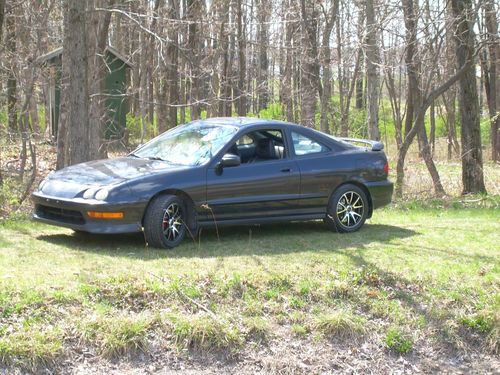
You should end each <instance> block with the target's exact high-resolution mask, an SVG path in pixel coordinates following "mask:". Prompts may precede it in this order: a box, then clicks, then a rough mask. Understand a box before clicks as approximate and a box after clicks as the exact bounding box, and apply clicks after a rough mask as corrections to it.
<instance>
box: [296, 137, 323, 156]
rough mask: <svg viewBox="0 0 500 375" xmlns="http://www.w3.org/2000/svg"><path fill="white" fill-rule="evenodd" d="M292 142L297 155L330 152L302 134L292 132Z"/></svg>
mask: <svg viewBox="0 0 500 375" xmlns="http://www.w3.org/2000/svg"><path fill="white" fill-rule="evenodd" d="M292 142H293V148H294V150H295V155H308V154H318V153H320V152H327V151H329V149H328V148H327V147H325V146H323V145H322V144H320V143H318V142H316V141H314V140H312V139H311V138H309V137H306V136H305V135H302V134H300V133H295V132H292Z"/></svg>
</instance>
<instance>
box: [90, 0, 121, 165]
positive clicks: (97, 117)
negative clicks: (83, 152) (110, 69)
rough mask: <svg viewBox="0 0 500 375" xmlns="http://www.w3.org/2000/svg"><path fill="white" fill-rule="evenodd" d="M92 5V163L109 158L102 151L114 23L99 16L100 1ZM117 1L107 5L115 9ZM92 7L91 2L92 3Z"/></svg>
mask: <svg viewBox="0 0 500 375" xmlns="http://www.w3.org/2000/svg"><path fill="white" fill-rule="evenodd" d="M95 1H96V2H97V3H95V2H92V3H93V4H91V5H92V8H91V9H92V11H89V12H88V14H89V18H90V20H89V25H88V29H87V31H88V39H87V46H88V56H89V60H88V64H89V68H88V75H89V99H90V100H89V127H90V128H89V132H90V134H89V150H88V153H89V154H88V157H89V159H90V160H94V159H100V158H105V157H106V156H107V150H106V147H103V146H104V145H103V140H104V136H105V131H106V130H105V129H106V126H107V125H108V121H107V120H108V119H107V118H106V105H105V104H106V93H105V80H106V73H107V70H106V60H105V55H106V47H107V40H108V30H109V24H110V22H111V12H97V11H96V10H95V9H94V8H95V7H99V8H101V7H103V6H105V5H106V4H103V3H102V1H100V0H95ZM113 2H114V0H108V5H112V3H113ZM89 3H90V2H89Z"/></svg>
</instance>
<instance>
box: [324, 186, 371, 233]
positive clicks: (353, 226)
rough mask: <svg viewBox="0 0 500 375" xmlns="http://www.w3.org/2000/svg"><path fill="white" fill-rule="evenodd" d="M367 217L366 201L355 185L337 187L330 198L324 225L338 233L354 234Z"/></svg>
mask: <svg viewBox="0 0 500 375" xmlns="http://www.w3.org/2000/svg"><path fill="white" fill-rule="evenodd" d="M367 215H368V199H367V197H366V194H365V192H364V191H363V190H362V189H361V188H359V187H358V186H356V185H351V184H346V185H342V186H341V187H339V188H338V189H337V190H336V191H335V193H334V194H333V195H332V197H331V198H330V202H329V204H328V209H327V217H326V218H325V223H326V224H327V225H328V226H329V227H330V228H331V229H332V230H335V231H337V232H340V233H350V232H355V231H357V230H358V229H359V228H361V227H362V226H363V224H364V223H365V220H366V216H367Z"/></svg>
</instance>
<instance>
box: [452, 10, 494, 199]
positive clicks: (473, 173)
mask: <svg viewBox="0 0 500 375" xmlns="http://www.w3.org/2000/svg"><path fill="white" fill-rule="evenodd" d="M451 8H452V11H453V15H454V16H455V24H454V30H455V41H456V59H457V64H458V65H459V66H463V65H465V64H466V63H467V60H469V59H472V56H473V55H474V52H475V45H474V30H473V25H471V22H470V20H471V19H472V20H474V19H475V18H476V17H474V11H473V9H472V0H451ZM459 107H460V117H461V141H462V142H461V143H462V155H461V158H462V183H463V193H464V194H467V193H484V192H486V188H485V186H484V176H483V156H482V150H481V128H480V109H479V100H478V97H477V84H476V73H475V67H474V66H473V65H472V64H471V65H470V66H469V67H468V69H466V70H465V72H464V74H463V75H462V76H461V77H460V80H459Z"/></svg>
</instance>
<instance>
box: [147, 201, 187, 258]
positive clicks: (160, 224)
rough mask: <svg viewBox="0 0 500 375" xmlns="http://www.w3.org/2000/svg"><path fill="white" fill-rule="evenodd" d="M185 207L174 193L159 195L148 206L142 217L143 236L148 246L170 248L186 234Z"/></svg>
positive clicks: (177, 243)
mask: <svg viewBox="0 0 500 375" xmlns="http://www.w3.org/2000/svg"><path fill="white" fill-rule="evenodd" d="M185 215H186V209H185V205H184V202H183V201H182V200H181V199H180V198H179V197H177V196H175V195H160V196H158V197H156V198H155V199H154V200H153V201H152V202H151V203H150V204H149V207H148V210H147V211H146V215H145V217H144V236H145V237H146V242H147V243H148V246H151V247H156V248H164V249H165V248H167V249H171V248H174V247H176V246H177V245H179V244H180V243H181V242H182V240H183V239H184V237H185V235H186V225H185V222H186V220H185V219H186V216H185Z"/></svg>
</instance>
